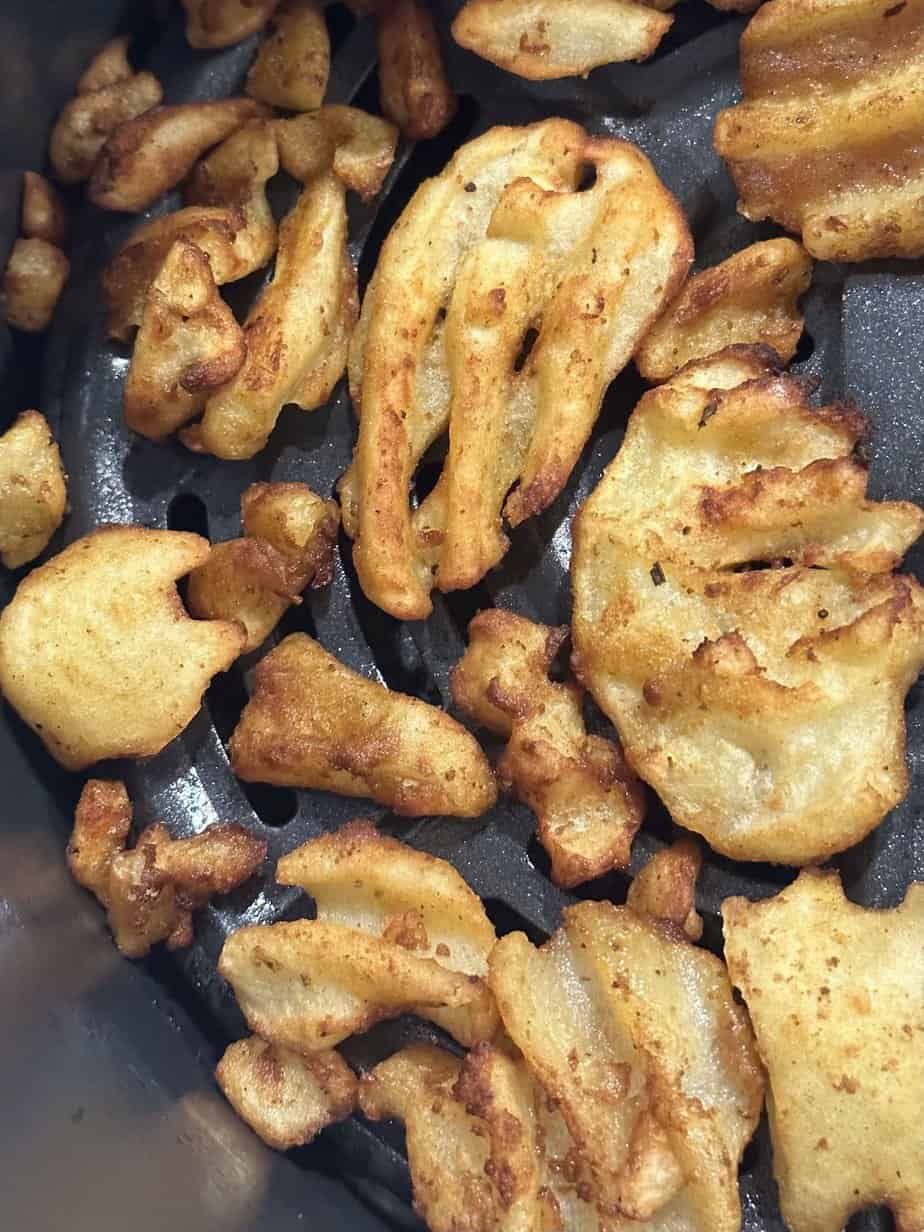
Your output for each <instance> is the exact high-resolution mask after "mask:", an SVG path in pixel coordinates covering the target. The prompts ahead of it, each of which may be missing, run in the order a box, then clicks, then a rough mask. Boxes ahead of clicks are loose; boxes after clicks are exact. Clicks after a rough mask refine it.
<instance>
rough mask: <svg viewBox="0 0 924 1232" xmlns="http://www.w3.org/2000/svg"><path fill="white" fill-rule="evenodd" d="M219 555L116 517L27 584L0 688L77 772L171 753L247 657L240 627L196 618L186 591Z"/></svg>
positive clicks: (10, 612) (13, 614)
mask: <svg viewBox="0 0 924 1232" xmlns="http://www.w3.org/2000/svg"><path fill="white" fill-rule="evenodd" d="M208 552H209V547H208V544H207V543H206V542H205V540H203V539H200V538H199V536H198V535H190V534H182V533H179V532H175V531H159V530H146V529H143V528H142V527H140V526H105V527H101V528H100V529H99V530H95V531H93V532H92V533H91V534H89V535H86V536H85V537H84V538H83V539H78V540H77V541H76V542H75V543H72V544H71V545H70V547H67V548H65V549H64V551H63V552H60V553H59V554H58V555H57V556H55V557H53V558H52V559H51V560H50V561H49V562H48V563H47V564H45V565H42V566H41V567H40V568H38V569H35V570H33V571H32V573H30V574H29V576H28V577H27V578H25V580H24V581H22V582H21V583H20V584H19V588H18V589H17V591H16V594H15V595H14V597H13V599H12V600H11V602H10V603H9V604H8V605H7V606H6V608H5V609H4V611H3V614H2V616H0V688H2V690H3V694H4V696H5V697H6V699H7V701H9V702H10V704H11V705H12V706H14V707H15V709H16V710H17V711H18V712H19V714H20V715H21V716H22V718H23V719H24V720H25V721H26V722H27V723H28V724H29V726H30V727H32V728H33V729H34V730H35V731H36V732H37V733H38V735H39V736H40V737H41V739H42V740H43V741H44V743H45V745H46V746H47V748H48V750H49V752H51V754H52V755H53V756H54V757H56V758H57V759H58V761H59V762H60V763H61V764H62V765H63V766H65V767H66V768H67V769H69V770H80V769H83V767H85V766H89V765H91V764H92V763H93V762H95V761H101V760H103V759H104V758H110V757H149V756H152V755H153V754H154V753H159V752H160V750H161V749H162V748H163V747H164V745H166V744H167V743H168V742H169V741H170V740H172V739H173V738H174V736H177V735H178V734H179V733H180V732H181V731H182V730H183V728H184V727H186V725H187V724H188V723H189V722H190V720H191V719H192V718H193V717H194V716H195V714H196V712H197V711H198V709H199V706H200V704H201V700H202V694H203V692H204V691H205V688H206V686H207V685H208V683H209V681H210V680H211V678H212V676H214V675H215V673H216V672H220V671H224V670H225V668H227V667H228V666H229V665H230V664H231V663H232V662H233V661H234V659H235V658H237V656H238V654H239V653H240V648H241V646H242V644H243V641H244V633H243V630H242V629H241V628H240V626H239V625H236V624H229V623H223V622H220V621H194V620H192V619H190V618H189V617H188V616H187V614H186V612H185V610H184V608H183V605H182V603H181V601H180V597H179V595H178V594H177V590H176V584H175V583H176V579H177V578H180V577H182V576H183V575H184V574H186V573H189V572H190V570H192V569H194V568H195V567H196V566H197V565H200V564H202V563H203V562H204V561H205V560H206V558H207V556H208Z"/></svg>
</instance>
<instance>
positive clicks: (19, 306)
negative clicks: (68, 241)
mask: <svg viewBox="0 0 924 1232" xmlns="http://www.w3.org/2000/svg"><path fill="white" fill-rule="evenodd" d="M70 272H71V263H70V261H68V259H67V257H66V256H65V255H64V253H63V252H62V251H61V249H60V248H56V247H55V246H54V244H49V243H47V242H46V241H45V240H40V239H32V240H24V239H18V240H17V241H16V242H15V244H14V245H13V248H12V251H11V252H10V257H9V260H8V261H7V264H6V269H5V270H4V271H3V281H2V283H0V312H2V314H3V316H4V318H5V319H6V321H7V323H8V324H9V325H12V326H13V327H14V328H15V329H21V330H23V332H24V333H27V334H40V333H41V332H42V330H45V329H47V328H48V326H49V325H50V324H51V318H52V317H53V316H54V311H55V308H56V307H57V305H58V300H59V299H60V298H61V292H62V291H63V290H64V284H65V283H66V282H67V279H68V275H69V274H70Z"/></svg>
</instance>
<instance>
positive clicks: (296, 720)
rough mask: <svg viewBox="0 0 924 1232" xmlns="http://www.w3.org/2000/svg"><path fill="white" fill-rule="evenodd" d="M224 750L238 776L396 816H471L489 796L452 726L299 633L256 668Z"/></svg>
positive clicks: (481, 772) (484, 772) (479, 768)
mask: <svg viewBox="0 0 924 1232" xmlns="http://www.w3.org/2000/svg"><path fill="white" fill-rule="evenodd" d="M230 751H231V764H232V768H233V770H234V773H235V774H237V775H238V777H239V778H242V779H245V780H246V781H250V782H264V783H278V784H283V785H288V786H292V787H316V788H322V789H324V790H327V791H335V792H339V793H340V794H341V795H346V796H367V797H370V798H372V799H374V800H378V801H379V803H381V804H387V805H388V806H389V807H390V808H392V809H394V811H395V812H397V813H400V814H402V815H404V816H413V817H417V816H421V815H427V814H445V815H447V816H458V817H477V816H479V815H480V814H481V813H483V812H485V811H486V810H487V809H488V808H490V807H491V805H492V804H493V803H494V800H495V798H496V794H497V789H496V785H495V782H494V776H493V774H492V772H491V768H490V766H489V765H488V761H487V759H486V757H485V756H484V753H483V752H482V751H481V749H480V748H479V746H478V744H477V742H476V740H475V738H474V737H473V736H472V735H471V734H470V733H469V732H467V731H466V730H465V728H463V727H462V726H461V724H459V723H457V722H456V721H455V720H454V719H452V718H450V716H449V715H448V714H445V713H444V712H443V711H442V710H439V709H437V707H435V706H430V705H427V704H426V703H425V702H422V701H419V700H417V699H416V698H413V697H408V696H406V695H405V694H404V693H396V692H392V691H391V690H389V689H386V688H385V687H384V686H383V685H380V684H377V683H376V682H375V681H372V680H369V679H367V678H366V677H364V676H360V675H358V674H357V673H356V672H353V671H351V670H350V669H349V668H348V667H345V666H344V665H343V664H342V663H340V662H338V660H337V659H335V658H334V657H333V656H332V655H330V654H328V653H327V651H326V650H324V649H323V648H322V647H321V646H319V645H318V643H317V642H315V641H313V640H312V639H311V638H310V637H307V636H306V635H304V634H292V635H291V636H289V637H287V638H286V639H285V640H284V641H282V642H280V644H279V645H278V646H277V647H275V649H273V650H272V651H270V653H269V654H268V655H267V656H266V657H265V658H264V659H262V660H261V661H260V663H259V664H258V665H257V669H256V672H255V676H254V688H253V695H252V697H251V699H250V701H249V703H248V704H247V707H246V708H245V710H244V713H243V714H242V715H241V719H240V722H239V723H238V725H237V727H236V728H235V730H234V734H233V735H232V737H231V742H230Z"/></svg>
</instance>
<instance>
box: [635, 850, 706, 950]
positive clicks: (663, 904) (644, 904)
mask: <svg viewBox="0 0 924 1232" xmlns="http://www.w3.org/2000/svg"><path fill="white" fill-rule="evenodd" d="M702 862H703V853H702V849H701V847H700V845H699V843H697V842H696V840H695V839H693V838H689V837H684V838H678V839H677V841H676V842H674V843H671V845H670V847H665V848H664V850H663V851H658V852H656V853H655V854H654V855H653V856H652V857H651V859H650V860H649V861H648V862H647V864H645V866H644V867H643V868H642V869H641V870H640V871H639V873H638V876H636V877H635V878H633V880H632V884H631V885H630V886H629V894H628V896H627V898H626V906H627V907H631V908H632V910H633V911H634V912H635V913H636V914H637V915H649V916H652V917H653V918H654V919H656V920H668V921H670V923H672V924H676V925H677V927H678V928H682V929H683V931H684V932H685V933H686V935H687V936H688V937H689V938H690V940H691V941H699V939H700V937H702V935H703V921H702V918H701V916H700V915H699V913H698V912H697V910H696V878H697V877H698V876H699V870H700V867H701V865H702Z"/></svg>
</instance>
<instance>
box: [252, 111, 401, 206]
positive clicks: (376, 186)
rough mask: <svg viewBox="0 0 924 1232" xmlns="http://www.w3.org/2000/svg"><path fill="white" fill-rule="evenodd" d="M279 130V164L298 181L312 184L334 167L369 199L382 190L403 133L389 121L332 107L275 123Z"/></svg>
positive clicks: (349, 186)
mask: <svg viewBox="0 0 924 1232" xmlns="http://www.w3.org/2000/svg"><path fill="white" fill-rule="evenodd" d="M274 129H275V132H276V138H277V141H278V143H279V161H280V163H281V165H282V167H283V168H284V170H285V171H287V172H288V174H289V175H291V176H292V177H293V178H294V179H296V180H301V181H302V182H303V183H307V182H308V180H311V179H313V178H314V176H316V175H319V174H321V172H323V171H327V170H331V169H332V170H333V172H334V175H336V176H337V178H338V179H339V180H340V181H341V183H342V184H343V185H344V186H345V187H346V188H351V189H352V190H353V191H354V192H355V193H358V194H359V195H360V197H362V199H363V200H364V201H369V200H370V199H371V198H372V197H374V196H375V195H376V193H377V192H378V191H379V190H380V189H381V187H382V184H383V182H384V180H385V177H386V175H387V174H388V172H389V170H390V168H391V164H392V163H393V162H394V157H395V148H396V147H397V144H398V130H397V128H395V126H394V124H390V123H389V122H388V120H383V119H382V118H381V116H374V115H369V113H368V112H367V111H360V109H359V108H358V107H343V106H339V105H337V104H333V103H331V104H328V105H327V106H326V107H321V108H319V110H318V111H316V112H315V113H314V114H313V115H301V116H295V117H294V118H293V119H291V120H276V121H275V122H274Z"/></svg>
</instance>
